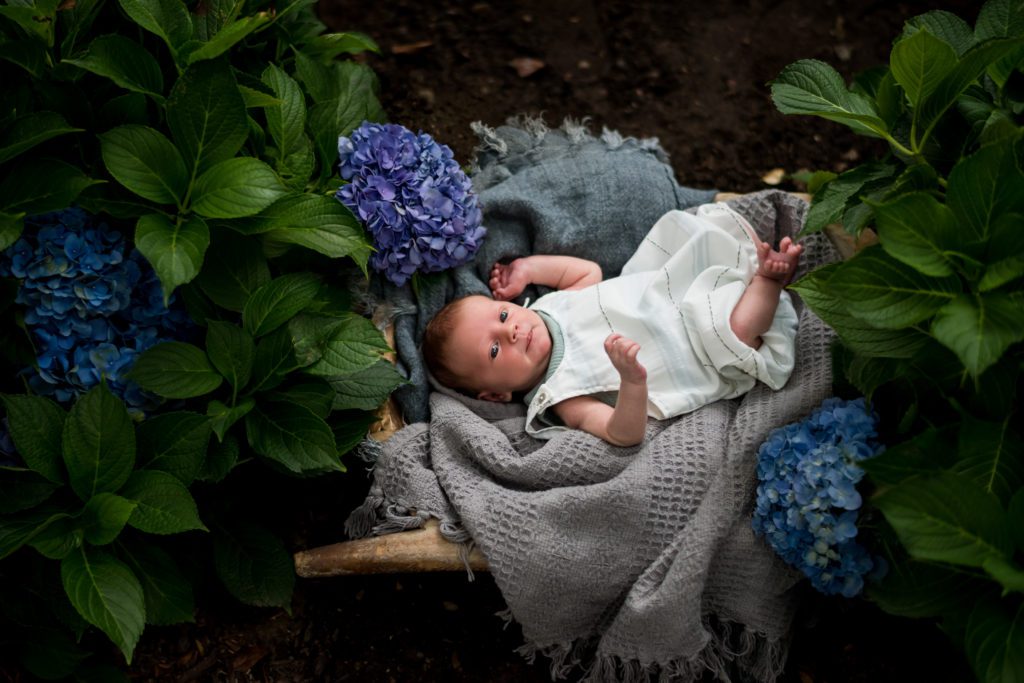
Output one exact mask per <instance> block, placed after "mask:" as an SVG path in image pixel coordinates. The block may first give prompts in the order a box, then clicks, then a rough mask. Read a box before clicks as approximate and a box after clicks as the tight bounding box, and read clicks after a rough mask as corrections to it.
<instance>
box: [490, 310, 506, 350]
mask: <svg viewBox="0 0 1024 683" xmlns="http://www.w3.org/2000/svg"><path fill="white" fill-rule="evenodd" d="M498 320H500V321H501V322H505V321H506V320H508V309H507V308H503V309H501V313H499V314H498ZM491 355H492V356H493V355H494V354H493V353H492V354H491Z"/></svg>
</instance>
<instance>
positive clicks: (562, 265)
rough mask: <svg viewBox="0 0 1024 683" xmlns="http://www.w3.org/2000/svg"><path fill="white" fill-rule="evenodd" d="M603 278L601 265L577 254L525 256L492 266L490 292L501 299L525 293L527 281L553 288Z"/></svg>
mask: <svg viewBox="0 0 1024 683" xmlns="http://www.w3.org/2000/svg"><path fill="white" fill-rule="evenodd" d="M600 281H601V266H599V265H597V264H596V263H594V262H593V261H587V260H586V259H581V258H576V257H575V256H541V255H538V256H526V257H524V258H517V259H516V260H515V261H512V263H509V264H508V265H505V264H502V263H495V264H494V267H493V268H492V269H491V281H490V286H491V292H492V293H493V294H494V298H495V299H498V300H499V301H509V300H510V299H514V298H516V297H517V296H519V295H520V294H522V293H523V290H524V289H525V288H526V286H527V285H531V284H532V285H544V286H545V287H553V288H554V289H583V288H584V287H589V286H590V285H595V284H597V283H598V282H600Z"/></svg>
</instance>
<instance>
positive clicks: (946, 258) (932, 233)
mask: <svg viewBox="0 0 1024 683" xmlns="http://www.w3.org/2000/svg"><path fill="white" fill-rule="evenodd" d="M874 209H875V216H876V217H877V220H878V239H879V241H880V242H881V244H882V248H883V249H885V251H886V253H887V254H889V255H890V256H892V257H893V258H896V259H899V260H900V261H902V262H903V263H905V264H907V265H908V266H911V267H913V268H916V269H917V270H919V271H920V272H922V273H924V274H925V275H933V276H935V277H943V276H946V275H953V274H954V272H955V270H954V269H953V263H952V260H951V258H950V253H951V252H952V251H953V250H955V249H956V247H957V246H958V245H959V244H960V243H961V242H962V238H961V237H960V231H959V229H958V226H957V222H956V218H955V217H954V215H953V212H952V211H951V210H950V209H949V207H947V206H946V205H945V204H940V203H939V202H938V200H936V199H935V197H933V196H932V195H930V194H927V193H925V192H914V193H911V194H905V195H903V196H901V197H898V198H897V199H895V200H894V201H891V202H887V203H885V204H875V205H874Z"/></svg>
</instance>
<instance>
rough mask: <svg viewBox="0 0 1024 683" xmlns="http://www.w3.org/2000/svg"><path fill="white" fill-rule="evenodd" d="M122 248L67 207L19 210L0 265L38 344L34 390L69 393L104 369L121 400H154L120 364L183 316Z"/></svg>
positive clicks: (171, 332)
mask: <svg viewBox="0 0 1024 683" xmlns="http://www.w3.org/2000/svg"><path fill="white" fill-rule="evenodd" d="M125 249H126V246H125V241H124V238H123V237H122V236H121V234H120V233H119V232H117V231H116V230H113V229H111V228H110V227H108V226H107V225H106V224H105V223H99V222H97V221H95V220H93V219H92V218H91V217H90V216H89V215H87V214H86V213H85V212H84V211H82V210H81V209H79V208H70V209H64V210H63V211H56V212H53V213H48V214H42V215H38V216H29V217H27V218H26V219H25V233H24V235H23V236H22V237H21V239H19V240H18V241H17V242H16V243H14V244H13V245H11V246H10V247H9V248H8V249H7V251H6V252H4V254H3V257H2V258H0V275H2V276H5V277H12V276H13V277H15V278H17V279H18V280H20V286H19V288H18V295H17V298H16V299H15V301H16V302H17V303H19V304H21V305H22V306H23V307H24V308H25V324H26V326H27V327H28V329H29V331H30V332H31V335H32V341H33V342H34V344H35V347H36V363H37V367H36V368H28V369H26V373H27V374H28V377H29V385H30V386H31V387H32V389H33V391H35V392H36V393H38V394H40V395H43V396H52V397H54V398H55V399H56V400H57V401H60V402H61V403H67V402H70V401H73V400H74V399H75V398H76V397H77V396H79V395H81V394H84V393H85V392H87V391H88V390H89V389H91V388H92V387H93V386H95V385H96V384H97V383H99V381H100V380H101V378H105V379H106V381H107V385H108V387H109V388H110V390H111V391H112V392H113V393H114V394H116V395H118V396H121V397H122V398H123V399H124V400H125V402H126V403H128V405H129V406H131V407H133V408H137V409H139V410H142V411H146V410H149V409H151V408H153V407H156V405H157V403H156V402H157V401H158V399H157V398H156V397H154V396H151V395H149V394H147V393H145V392H143V391H142V390H141V389H139V387H138V385H136V384H135V383H134V382H130V381H128V380H126V379H125V378H124V374H125V373H126V372H127V371H128V369H129V368H130V367H131V366H132V363H133V362H134V360H135V358H136V356H138V354H140V353H141V352H143V351H145V350H146V349H148V348H149V347H151V346H153V345H154V344H156V343H157V342H159V341H166V340H168V339H171V338H174V337H175V336H179V335H180V334H181V332H182V331H183V330H187V329H188V327H189V325H190V321H189V318H188V316H187V314H186V313H185V312H184V310H182V309H181V307H180V306H175V305H171V307H170V308H165V307H164V304H163V290H162V289H161V286H160V281H159V279H158V278H157V276H156V273H154V272H153V270H152V268H151V267H150V266H149V263H148V262H147V261H146V260H145V258H144V257H143V256H142V254H140V253H139V252H138V251H137V250H133V251H132V252H131V253H129V254H128V255H127V256H126V255H125ZM173 301H174V297H173V296H172V297H171V302H172V304H173Z"/></svg>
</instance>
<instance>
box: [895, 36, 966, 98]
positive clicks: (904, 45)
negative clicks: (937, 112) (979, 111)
mask: <svg viewBox="0 0 1024 683" xmlns="http://www.w3.org/2000/svg"><path fill="white" fill-rule="evenodd" d="M956 63H957V56H956V51H955V50H954V49H953V48H952V47H950V46H949V45H947V44H946V43H945V42H943V41H942V40H939V39H938V38H936V37H935V36H933V35H932V34H931V33H930V32H928V31H927V30H923V31H921V30H919V31H917V32H915V33H914V34H913V35H912V36H910V37H909V38H904V39H903V40H900V41H899V42H898V43H896V44H895V45H894V46H893V48H892V54H891V55H890V57H889V66H890V68H891V69H892V75H893V77H895V78H896V82H897V83H899V84H900V85H901V86H903V90H904V92H905V93H906V95H907V98H908V99H909V100H910V106H911V107H912V108H913V109H914V110H917V109H918V108H919V107H920V106H921V102H923V101H924V99H925V98H927V97H928V96H929V95H931V94H932V93H933V92H935V88H937V87H938V85H939V83H941V82H942V79H943V78H945V77H946V76H948V75H949V73H950V72H951V71H952V70H953V69H954V67H955V66H956Z"/></svg>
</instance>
